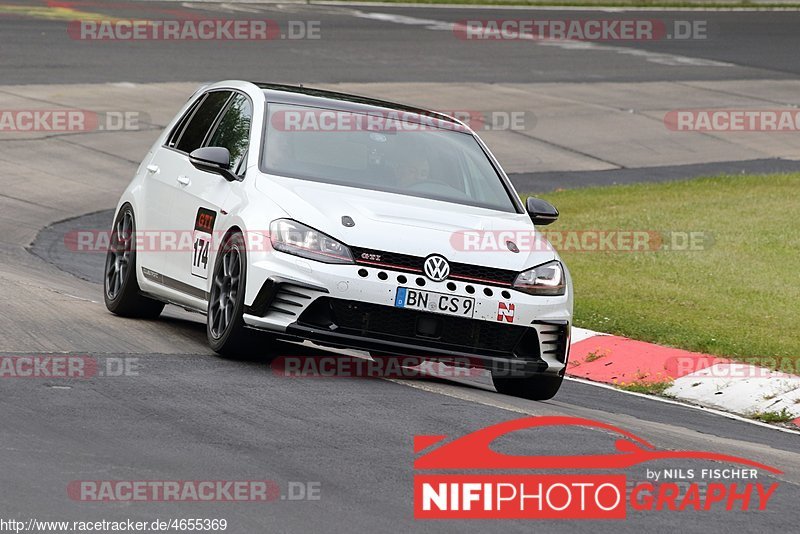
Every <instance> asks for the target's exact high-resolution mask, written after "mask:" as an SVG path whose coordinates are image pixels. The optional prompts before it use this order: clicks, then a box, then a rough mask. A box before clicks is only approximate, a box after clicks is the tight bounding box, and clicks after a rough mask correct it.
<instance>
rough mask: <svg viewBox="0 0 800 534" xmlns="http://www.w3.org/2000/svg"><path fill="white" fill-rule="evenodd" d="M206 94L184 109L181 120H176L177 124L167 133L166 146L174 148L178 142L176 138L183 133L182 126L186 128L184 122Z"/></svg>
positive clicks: (189, 117)
mask: <svg viewBox="0 0 800 534" xmlns="http://www.w3.org/2000/svg"><path fill="white" fill-rule="evenodd" d="M205 98H206V95H203V96H201V97H200V98H198V99H197V100H195V101H194V103H193V104H192V105H191V106H190V107H189V109H188V110H186V113H184V114H183V117H181V120H179V121H178V124H176V125H175V128H173V129H172V131H171V132H170V134H169V137H168V138H167V146H168V147H170V148H175V145H177V144H178V139H180V137H181V134H182V133H183V130H184V128H186V123H187V122H189V119H191V118H192V115H194V112H195V111H197V107H198V106H199V105H200V103H201V102H203V100H205Z"/></svg>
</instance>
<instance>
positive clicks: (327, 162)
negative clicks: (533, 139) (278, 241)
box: [262, 104, 517, 213]
mask: <svg viewBox="0 0 800 534" xmlns="http://www.w3.org/2000/svg"><path fill="white" fill-rule="evenodd" d="M415 117H416V116H415ZM264 141H265V149H264V151H263V154H264V156H263V161H262V166H263V170H264V171H265V172H268V173H270V174H277V175H281V176H288V177H291V178H300V179H304V180H312V181H318V182H325V183H331V184H338V185H345V186H350V187H358V188H362V189H371V190H378V191H387V192H390V193H398V194H402V195H408V196H414V197H424V198H430V199H434V200H442V201H445V202H454V203H458V204H467V205H470V206H479V207H483V208H489V209H494V210H500V211H506V212H512V213H515V212H516V211H517V210H516V208H515V205H514V203H513V202H512V200H511V197H510V195H509V192H508V191H507V190H506V188H505V187H504V185H503V182H502V181H501V178H500V176H499V175H498V174H497V171H495V169H494V167H493V166H492V164H491V162H490V161H489V158H488V156H487V155H486V154H485V153H484V151H483V150H482V148H481V146H480V145H479V144H478V141H477V140H476V139H475V138H474V137H473V136H472V135H471V134H470V133H468V132H465V131H458V130H457V129H454V126H453V125H449V126H448V123H438V124H437V123H436V122H435V121H433V120H430V121H425V122H424V124H420V123H419V122H418V121H417V122H410V121H408V120H404V117H402V112H397V113H393V114H392V115H391V116H390V115H388V114H387V115H384V116H380V115H376V114H373V113H370V114H369V115H366V114H361V113H353V112H346V111H334V110H325V109H319V108H311V107H304V106H296V105H285V104H270V105H269V115H268V120H267V131H266V136H265V140H264Z"/></svg>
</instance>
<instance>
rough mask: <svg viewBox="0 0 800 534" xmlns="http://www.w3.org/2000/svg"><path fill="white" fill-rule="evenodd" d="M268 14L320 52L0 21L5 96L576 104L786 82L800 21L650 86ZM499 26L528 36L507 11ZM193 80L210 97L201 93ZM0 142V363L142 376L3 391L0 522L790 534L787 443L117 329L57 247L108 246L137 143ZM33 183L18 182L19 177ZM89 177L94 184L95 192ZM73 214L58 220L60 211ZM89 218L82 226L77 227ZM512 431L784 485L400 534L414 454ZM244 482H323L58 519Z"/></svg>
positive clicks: (284, 347)
mask: <svg viewBox="0 0 800 534" xmlns="http://www.w3.org/2000/svg"><path fill="white" fill-rule="evenodd" d="M162 7H164V6H161V5H160V4H155V3H147V4H128V5H126V7H125V8H124V9H127V10H128V11H125V13H128V15H127V16H133V15H130V12H140V10H152V9H159V8H162ZM166 7H168V8H173V7H175V4H169V5H166ZM98 9H100V8H98ZM204 9H209V8H208V7H205V8H204ZM264 9H269V13H270V16H271V17H274V18H278V19H280V17H285V18H288V17H297V16H298V15H297V13H298V12H301V13H303V14H304V15H303V17H304V18H310V17H311V16H313V17H317V18H319V19H321V20H322V21H323V22H325V26H324V27H328V26H329V27H331V28H335V32H333V30H332V35H333V37H331V39H330V40H326V41H324V42H322V43H319V45H315V44H313V43H312V44H311V45H309V46H305V45H307V44H308V43H299V44H298V43H289V42H276V47H275V49H274V51H271V52H270V53H268V54H264V53H263V52H262V51H259V50H257V49H255V48H251V47H250V45H243V44H239V45H238V46H236V45H234V44H232V43H228V44H223V45H220V46H218V45H216V44H214V45H212V44H206V43H191V44H190V43H183V44H179V45H174V44H173V45H170V46H169V47H166V45H164V43H140V44H136V45H125V44H123V43H117V44H121V45H122V46H121V47H120V48H119V49H118V50H116V51H111V52H109V49H108V48H104V49H103V50H102V51H100V47H91V46H86V45H87V44H88V43H75V42H71V41H69V40H65V39H64V36H63V21H62V22H59V21H49V20H42V19H41V18H31V17H21V18H18V17H14V18H11V17H1V18H0V38H1V39H2V49H0V72H2V81H3V83H4V84H9V85H10V84H23V83H25V84H28V83H47V84H56V83H58V84H69V83H78V82H79V83H86V82H119V81H137V82H147V81H169V80H177V81H187V80H202V79H204V78H205V77H206V76H205V75H207V77H212V78H227V77H245V78H254V77H256V76H254V75H253V74H252V73H254V72H259V73H263V74H262V75H260V76H258V77H259V78H267V77H269V78H274V76H271V75H270V74H271V73H272V72H280V73H281V76H280V78H281V79H282V80H284V81H295V80H303V81H319V82H324V83H334V82H344V81H349V82H356V81H372V82H374V81H406V80H409V79H411V80H416V81H426V82H427V81H430V82H433V81H447V82H450V81H456V80H461V81H478V80H482V81H494V80H497V79H503V80H512V79H516V80H520V81H524V82H531V81H558V80H561V81H564V80H568V81H573V82H575V81H578V82H587V83H588V82H595V81H598V80H605V81H609V80H616V81H626V80H637V81H647V80H650V81H653V80H661V79H664V78H667V77H669V78H670V79H681V78H682V79H686V80H698V79H730V80H747V79H754V80H757V79H760V78H762V77H769V78H770V79H778V78H781V77H785V78H787V79H788V78H793V77H796V74H797V70H798V69H800V65H798V62H797V59H796V55H795V54H794V50H796V49H797V44H798V43H797V40H798V39H797V37H796V36H795V33H794V31H793V28H794V27H795V26H796V23H797V21H798V20H799V19H798V18H797V16H796V15H794V14H786V13H778V14H775V13H758V14H752V13H720V14H714V15H713V18H714V20H716V21H717V22H716V24H718V25H719V26H718V27H721V28H723V29H728V28H732V29H734V30H735V33H736V35H737V37H736V38H731V37H723V36H720V37H719V39H720V42H719V43H715V44H713V45H712V46H709V47H701V48H700V49H697V48H693V49H691V52H692V56H693V57H701V58H704V59H709V60H712V61H724V62H730V63H732V64H735V66H733V67H726V68H724V69H722V68H720V69H714V68H697V67H685V68H684V67H676V68H674V69H673V68H671V69H665V68H663V65H661V66H660V65H659V64H658V63H652V65H651V64H649V63H650V62H647V61H644V62H643V63H641V64H637V68H636V69H631V68H630V65H629V64H627V62H626V61H624V58H625V57H626V56H624V55H620V54H618V53H617V52H614V51H608V50H599V51H596V53H595V52H592V53H590V54H588V55H587V57H584V55H583V54H577V55H575V54H570V53H569V51H567V50H562V49H559V48H550V47H537V48H536V53H537V54H540V56H539V59H538V60H537V61H536V62H535V65H536V68H535V69H533V68H531V67H530V64H529V62H528V61H527V58H529V56H528V54H529V53H530V48H529V47H528V48H524V47H522V46H520V47H519V49H517V50H516V51H512V52H511V53H508V54H507V55H504V56H503V61H497V60H496V57H495V56H494V55H493V53H492V52H491V51H489V50H487V51H483V50H477V49H476V50H473V51H464V50H463V47H454V48H449V45H447V43H446V42H444V41H441V42H440V40H439V39H440V38H439V37H437V36H438V35H440V32H437V31H431V30H427V29H425V28H424V27H421V26H418V25H416V24H398V23H393V22H381V21H375V20H373V19H363V18H358V17H353V16H352V15H342V14H341V10H342V9H351V8H342V7H317V6H296V5H291V6H287V7H283V8H276V7H274V6H270V7H269V8H264ZM359 9H364V8H359ZM369 9H370V10H371V11H380V12H382V13H393V14H396V13H402V14H404V15H407V16H409V17H413V18H417V19H419V18H429V19H436V20H459V19H462V18H465V17H466V16H467V14H465V13H462V12H459V11H458V10H453V11H450V10H434V9H423V8H409V9H405V8H383V7H381V8H377V7H370V8H369ZM101 11H102V9H101ZM280 11H283V12H280ZM201 12H202V11H201ZM276 13H277V14H276ZM495 15H497V16H499V17H502V16H505V15H508V16H509V17H520V16H521V15H520V14H519V13H518V12H517V11H514V12H513V13H509V14H504V13H499V14H497V13H495ZM651 16H652V15H651ZM691 16H695V15H691ZM709 17H711V15H709ZM725 33H726V32H723V34H725ZM768 34H769V35H770V38H767V35H768ZM520 45H522V43H520ZM631 46H635V47H641V49H643V50H645V51H652V50H653V48H652V47H654V46H658V47H660V48H658V50H659V52H665V53H670V54H676V53H681V54H683V53H686V52H687V50H684V49H682V48H681V46H682V45H681V44H677V43H658V44H650V45H647V46H645V45H631ZM79 47H81V48H79ZM231 57H235V58H236V60H235V61H231ZM620 58H622V59H623V60H620ZM201 63H202V72H203V76H201V75H199V74H198V70H201ZM147 135H149V136H153V135H154V133H152V132H150V133H149V134H148V133H147V132H145V135H144V136H145V137H146V136H147ZM5 143H6V144H4V145H3V147H4V148H3V153H2V154H0V159H2V160H3V162H4V165H5V166H6V169H7V170H6V171H5V172H3V173H0V175H2V183H3V191H2V192H1V193H0V202H2V206H3V210H2V212H1V213H0V236H2V238H1V239H0V252H1V253H2V261H1V262H0V275H2V276H0V295H1V297H0V301H2V304H3V308H2V311H0V343H1V344H0V356H9V355H13V356H20V355H26V354H59V353H62V354H63V353H67V354H73V355H88V356H90V357H93V358H97V359H98V361H99V362H100V363H101V366H102V365H103V364H104V363H105V362H112V363H113V362H117V361H118V359H120V358H123V359H128V360H127V361H129V362H131V363H133V364H135V366H136V372H135V374H134V373H131V374H129V375H127V376H113V377H112V376H96V377H93V378H88V379H70V380H65V379H49V380H48V379H38V380H34V379H0V392H1V394H0V451H2V459H0V518H6V519H8V518H16V519H25V520H27V518H38V519H50V520H67V519H69V520H89V519H91V520H97V519H103V518H105V519H128V518H130V519H134V520H137V519H138V520H146V521H152V520H153V519H156V518H160V519H168V518H182V517H183V518H188V517H202V518H226V519H227V520H228V523H229V529H228V531H230V532H237V533H238V532H243V533H253V532H318V531H324V532H354V531H357V532H360V531H374V532H397V531H402V530H409V531H410V530H425V531H433V532H452V531H455V530H457V531H463V532H473V531H474V532H478V531H480V532H485V531H504V532H516V531H519V532H530V531H531V529H532V528H538V529H541V530H545V531H548V532H549V531H555V532H561V531H564V532H567V531H569V532H573V531H578V532H582V531H586V532H589V531H591V532H612V531H614V532H617V531H623V532H625V531H639V532H663V531H665V530H667V529H669V530H674V531H678V530H679V531H684V532H709V531H723V530H727V531H741V532H747V531H760V532H763V531H784V530H789V529H791V528H792V525H794V524H796V523H797V522H798V519H800V516H798V511H797V505H796V503H797V497H798V494H800V492H799V491H798V490H799V489H800V446H798V443H800V442H799V441H798V435H797V434H794V433H787V432H782V431H779V430H775V429H773V428H767V427H765V426H760V425H755V424H753V423H750V422H746V421H741V420H738V419H732V418H728V417H724V416H722V415H719V414H715V413H710V412H706V411H702V410H698V409H696V408H693V407H688V406H683V405H678V404H674V403H665V402H660V401H657V400H653V399H648V398H644V397H640V396H634V395H630V394H626V393H622V392H619V391H614V390H610V389H607V388H601V387H597V386H593V385H587V384H584V383H579V382H575V381H568V382H566V383H565V384H564V387H563V389H562V391H561V392H560V393H559V395H558V396H557V397H556V398H555V399H554V400H552V401H548V402H540V403H537V402H531V401H525V400H520V399H515V398H511V397H506V396H502V395H498V394H497V393H495V392H493V391H491V388H489V387H487V386H486V385H485V384H484V383H483V382H481V381H477V382H474V383H473V384H471V385H470V384H463V383H452V382H445V381H438V380H422V379H419V380H404V381H403V380H391V381H390V380H380V379H347V378H331V379H301V378H297V379H289V378H285V377H282V376H280V375H279V374H276V373H275V372H274V371H273V370H272V368H271V367H270V366H269V364H267V363H265V362H264V361H263V360H260V359H258V358H255V359H252V360H248V361H231V360H224V359H220V358H218V357H216V356H215V355H213V354H212V353H211V352H210V351H209V350H208V349H207V348H206V347H205V344H204V326H203V317H202V316H200V315H197V314H189V313H186V312H184V311H182V310H178V309H174V308H168V309H167V310H166V311H165V314H164V316H163V317H162V318H161V319H159V320H157V321H129V320H125V319H119V318H116V317H113V316H111V315H110V314H108V313H107V312H106V310H105V308H104V306H103V304H102V296H101V291H102V289H101V286H100V285H99V283H98V280H99V278H98V274H97V273H98V268H99V266H100V264H101V262H102V257H101V256H98V255H91V254H71V253H70V252H69V251H68V250H67V249H66V248H65V247H64V235H65V234H66V233H68V232H69V231H70V230H74V229H86V228H91V229H94V228H104V227H106V226H107V224H108V222H109V211H108V210H109V209H111V208H112V207H113V205H114V203H115V201H116V198H117V196H118V194H119V191H121V188H122V187H124V185H125V182H126V179H124V178H123V177H122V176H124V175H126V174H127V175H130V173H131V172H132V170H133V168H134V167H135V164H136V163H135V161H136V158H137V157H138V154H137V155H132V154H131V153H130V150H131V148H130V146H131V144H130V142H127V144H126V142H125V140H124V138H117V137H114V136H113V135H111V134H106V135H105V136H103V135H102V134H99V137H97V138H94V139H93V140H87V141H85V143H86V145H87V146H88V147H90V148H91V149H92V150H93V152H91V159H81V158H83V157H84V156H83V154H84V152H81V151H78V150H77V146H72V147H71V148H65V147H64V145H63V144H59V142H57V141H56V140H46V139H45V140H44V141H39V142H34V141H24V140H17V141H13V142H5ZM136 146H138V145H136ZM71 151H72V152H71ZM26 163H27V164H29V166H30V168H31V169H32V170H31V173H30V174H26V173H25V171H24V168H25V164H26ZM758 165H759V166H758V167H757V169H760V168H764V167H762V166H761V165H763V166H766V167H770V166H772V167H774V166H775V165H776V163H775V162H774V161H773V160H764V162H762V163H760V164H758ZM779 165H783V164H782V163H781V164H779ZM731 168H733V167H731ZM9 169H13V170H9ZM48 172H49V173H50V175H51V176H52V177H56V176H64V175H67V176H71V177H75V176H79V175H80V174H81V173H83V174H84V175H85V178H84V179H85V180H86V181H89V180H91V181H92V182H91V183H92V184H99V185H96V186H95V189H96V192H93V191H90V192H89V193H86V194H85V195H84V196H85V198H83V199H74V198H71V195H70V192H69V191H68V190H64V189H61V190H60V189H59V187H55V186H54V187H52V188H48V187H43V186H40V185H37V186H34V185H31V187H30V188H26V187H25V181H26V180H28V181H30V183H31V184H34V183H35V184H40V183H46V181H45V182H40V181H36V180H40V179H42V178H41V176H44V178H45V179H46V178H47V176H48V174H47V173H48ZM563 172H565V173H566V172H570V169H564V170H563ZM598 172H607V171H598ZM615 172H620V171H615ZM621 172H629V173H634V171H621ZM706 172H708V168H703V169H700V170H697V172H683V173H682V172H677V171H670V172H668V173H666V174H668V175H669V176H670V177H681V175H695V174H697V173H701V174H704V173H706ZM595 174H596V173H595ZM643 174H644V173H642V172H640V173H639V176H642V175H643ZM104 176H108V179H107V183H105V182H103V181H102V178H103V177H104ZM112 176H113V178H111V177H112ZM634 176H635V174H634ZM684 177H685V176H684ZM616 179H617V178H615V180H616ZM76 183H77V182H76ZM578 185H580V184H578ZM75 187H78V186H77V185H76V186H75ZM81 191H83V189H81ZM67 203H69V209H68V210H63V211H62V209H63V208H64V205H66V204H67ZM90 212H93V213H94V214H92V215H81V214H85V213H90ZM20 213H21V214H25V213H29V214H31V216H30V218H24V224H23V223H21V222H20V220H21V219H23V217H20V216H17V215H15V214H20ZM60 213H64V214H66V213H74V214H75V215H78V216H79V217H77V218H71V219H70V220H67V221H64V222H60V223H56V224H55V225H49V224H48V223H50V222H52V221H54V220H58V219H59V218H60V219H63V218H65V217H66V215H62V216H59V215H58V214H60ZM37 221H40V222H39V223H38V226H37ZM38 229H42V231H41V232H38V236H37V237H36V238H35V239H33V238H32V237H30V236H32V235H36V234H37V230H38ZM31 242H32V244H31ZM263 342H264V349H265V352H266V353H269V354H272V355H287V354H297V355H307V354H309V353H310V352H312V351H313V352H314V353H317V351H318V350H319V349H312V348H310V347H307V346H297V345H291V344H286V343H272V342H270V341H269V340H268V339H266V338H264V339H263ZM524 415H571V416H578V417H587V418H591V419H596V420H600V421H604V422H607V423H611V424H614V425H618V426H620V427H622V428H624V429H625V430H628V431H630V432H633V433H634V434H637V435H639V436H641V437H643V438H645V439H647V440H648V441H650V442H652V443H653V444H654V445H656V446H657V447H659V448H662V449H669V450H701V451H714V452H720V453H725V454H731V455H736V456H741V457H746V458H750V459H753V460H757V461H759V462H763V463H766V464H768V465H772V466H775V467H777V468H779V469H781V470H783V471H784V474H782V475H778V476H777V477H772V476H769V475H766V474H763V473H762V475H761V477H760V479H759V481H760V482H764V483H769V482H772V481H776V480H777V481H778V482H780V484H781V486H780V487H779V488H778V490H777V491H776V493H775V495H774V497H773V498H772V500H771V501H770V503H769V506H768V507H767V509H766V510H765V511H761V512H748V513H742V512H729V511H701V512H694V511H684V512H675V511H668V510H666V511H648V512H638V511H630V510H629V514H628V518H627V519H626V520H625V521H624V522H547V523H534V524H533V525H532V524H531V523H529V522H515V521H502V522H467V521H459V522H456V523H449V522H428V523H425V524H420V523H418V522H415V521H414V519H413V504H412V498H413V493H412V487H413V474H414V471H413V465H412V464H413V460H414V458H415V455H414V451H413V436H414V435H417V434H444V435H447V436H453V437H455V436H460V435H463V434H466V433H468V432H472V431H475V430H478V429H480V428H482V427H484V426H486V425H489V424H493V423H498V422H502V421H508V420H510V419H514V418H517V417H522V416H524ZM497 449H498V450H501V451H503V452H507V453H510V454H532V453H536V454H552V455H563V454H595V453H602V452H612V451H613V439H612V436H611V435H609V434H607V433H605V432H600V431H596V430H590V429H582V430H574V429H573V430H568V429H563V428H552V429H548V430H540V431H537V432H528V431H522V432H519V433H517V434H515V435H512V436H508V437H504V438H502V439H501V440H499V441H498V442H497ZM709 465H710V464H709V463H707V462H705V463H701V462H698V461H680V462H677V461H662V462H656V463H652V464H647V465H646V466H641V467H639V468H633V469H629V470H626V474H627V476H628V479H629V480H634V481H641V480H644V478H645V472H644V468H645V467H647V468H649V469H654V468H659V469H663V468H682V469H684V470H687V469H689V468H692V467H694V468H699V467H708V466H709ZM253 479H269V480H274V481H275V482H276V483H277V484H278V485H279V486H280V488H281V491H282V492H283V493H284V494H286V492H287V490H288V485H289V483H290V482H313V483H319V485H320V487H321V494H320V499H319V500H299V501H289V500H280V499H279V500H276V501H275V502H271V503H158V502H150V503H102V502H100V503H85V502H75V501H73V500H71V499H70V498H69V497H68V495H67V491H66V488H67V486H68V484H69V482H70V481H74V480H253Z"/></svg>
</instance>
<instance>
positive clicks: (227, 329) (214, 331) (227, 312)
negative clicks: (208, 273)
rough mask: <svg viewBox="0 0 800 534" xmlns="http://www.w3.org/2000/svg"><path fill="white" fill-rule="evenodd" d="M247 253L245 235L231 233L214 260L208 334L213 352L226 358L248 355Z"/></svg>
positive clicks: (207, 320) (208, 313)
mask: <svg viewBox="0 0 800 534" xmlns="http://www.w3.org/2000/svg"><path fill="white" fill-rule="evenodd" d="M246 282H247V256H246V250H245V246H244V238H243V237H242V234H241V233H239V232H235V233H232V234H230V235H229V236H228V237H227V238H226V239H225V241H224V242H223V244H222V247H220V251H219V254H217V259H216V261H215V262H214V273H213V275H212V278H211V291H210V292H209V295H208V310H207V315H206V334H207V336H208V344H209V345H210V346H211V348H212V349H213V350H214V352H216V353H218V354H220V355H222V356H226V357H241V356H245V355H247V352H248V350H247V349H248V340H249V338H250V335H249V334H250V333H249V332H248V330H247V328H246V327H245V324H244V319H243V314H244V292H245V287H246V285H245V284H246Z"/></svg>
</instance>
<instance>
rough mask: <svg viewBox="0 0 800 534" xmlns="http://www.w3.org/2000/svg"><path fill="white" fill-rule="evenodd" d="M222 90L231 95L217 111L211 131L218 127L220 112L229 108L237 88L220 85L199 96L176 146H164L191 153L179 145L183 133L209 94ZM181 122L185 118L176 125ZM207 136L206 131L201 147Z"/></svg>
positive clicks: (183, 152)
mask: <svg viewBox="0 0 800 534" xmlns="http://www.w3.org/2000/svg"><path fill="white" fill-rule="evenodd" d="M222 92H226V93H230V95H229V96H228V99H227V100H226V101H225V103H224V104H222V107H221V108H220V111H219V112H218V113H217V116H216V117H215V118H214V120H213V121H212V122H211V126H210V127H209V131H211V130H213V129H214V128H216V125H217V121H218V120H219V117H220V113H221V112H222V111H223V110H225V109H227V107H228V103H229V102H230V100H231V97H232V96H233V93H234V92H236V90H235V89H226V88H224V87H219V88H216V89H212V90H210V91H207V92H205V93H203V95H202V96H201V97H200V98H198V99H197V101H195V103H194V104H192V106H193V107H194V109H190V111H191V113H192V116H191V117H189V119H188V120H187V121H186V122H185V123H183V129H182V131H181V134H180V135H179V136H178V139H177V140H176V141H175V146H169V144H165V145H162V146H163V147H164V148H169V149H171V150H174V151H176V152H178V153H180V154H187V155H188V154H189V153H188V152H186V151H184V150H181V149H179V148H178V145H179V144H180V143H181V140H182V139H183V134H184V133H186V126H188V124H189V123H190V122H191V121H192V119H194V116H195V114H196V113H197V110H198V109H200V106H201V105H202V104H203V102H205V101H206V99H207V98H208V95H210V94H211V93H222ZM181 122H183V119H181V120H180V121H178V124H177V125H176V126H175V127H176V128H177V127H178V126H179V125H180V124H181ZM170 137H172V134H171V133H170ZM207 138H208V132H206V135H205V136H204V137H203V142H202V143H200V146H201V147H202V146H203V144H204V143H205V142H206V139H207ZM167 141H169V137H167Z"/></svg>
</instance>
